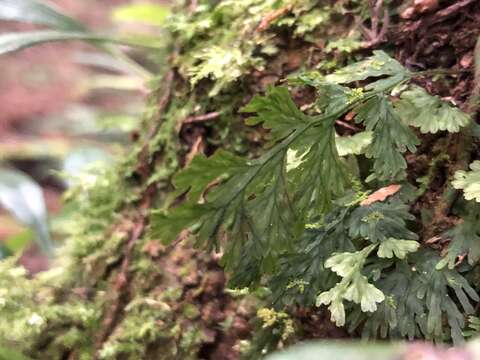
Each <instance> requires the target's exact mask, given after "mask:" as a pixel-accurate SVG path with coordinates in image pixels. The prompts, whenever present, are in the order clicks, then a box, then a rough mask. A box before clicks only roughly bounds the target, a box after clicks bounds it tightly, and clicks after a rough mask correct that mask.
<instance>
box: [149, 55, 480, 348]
mask: <svg viewBox="0 0 480 360" xmlns="http://www.w3.org/2000/svg"><path fill="white" fill-rule="evenodd" d="M415 76H416V74H414V73H412V72H410V71H408V70H407V69H405V68H404V67H403V66H402V65H401V64H400V63H399V62H398V61H396V60H395V59H392V58H391V57H389V56H388V55H387V54H386V53H385V52H383V51H375V52H374V53H373V56H371V57H370V58H367V59H364V60H363V61H360V62H357V63H354V64H351V65H349V66H347V67H345V68H343V69H340V70H338V71H336V72H334V73H333V74H330V75H327V76H322V75H320V74H319V73H316V72H301V73H298V74H296V75H295V76H291V77H290V78H289V79H288V84H289V85H290V86H291V87H308V88H310V89H313V90H314V91H315V94H316V98H315V101H314V103H313V104H310V105H309V106H308V109H309V111H308V113H305V112H302V111H301V110H300V109H299V108H298V107H297V105H296V104H295V102H294V100H293V99H292V97H291V96H290V92H289V88H288V87H287V86H278V87H270V88H268V89H267V91H266V94H265V95H264V96H260V95H257V96H255V97H254V98H253V99H252V100H251V101H250V103H249V104H248V105H246V106H245V107H243V108H242V109H241V112H243V113H246V114H250V117H249V119H248V120H247V124H248V125H251V126H258V125H262V126H263V127H264V128H265V129H267V130H269V139H268V144H267V146H266V149H265V151H264V153H263V155H261V156H260V157H258V158H254V159H249V158H242V157H239V156H236V155H235V154H232V153H229V152H226V151H223V150H218V151H216V152H215V154H214V155H212V156H210V157H209V158H207V157H205V156H203V155H199V156H197V157H195V158H194V160H193V161H192V162H191V164H190V165H189V166H188V167H187V168H186V169H184V170H182V171H180V172H179V173H178V174H177V175H176V176H175V178H174V185H175V187H176V195H177V196H180V195H182V199H184V200H183V202H181V204H180V205H178V206H175V207H172V208H170V209H168V210H157V211H154V212H153V214H152V219H151V232H152V236H155V237H158V238H161V239H162V240H163V241H164V242H165V243H166V244H168V243H171V242H172V241H173V240H175V238H176V237H177V236H178V234H179V233H180V232H181V231H182V230H185V229H188V230H189V231H190V234H192V235H193V236H194V237H195V238H196V240H197V242H198V244H199V245H204V246H206V247H207V248H208V249H210V250H211V249H216V250H221V251H222V252H223V258H222V262H223V265H224V266H225V268H226V270H227V271H228V272H229V274H230V283H231V286H232V287H239V288H240V287H248V288H250V289H253V288H255V287H257V286H267V287H268V288H269V289H270V291H271V303H272V306H274V307H275V308H277V310H279V311H280V310H282V309H286V308H288V307H289V306H293V305H301V306H307V307H312V308H314V307H315V306H318V307H321V306H328V309H329V311H330V314H331V319H332V321H333V322H335V323H336V324H337V325H338V326H347V325H348V328H349V330H351V331H355V330H356V329H361V330H362V333H363V335H364V336H366V337H387V336H388V337H407V338H410V339H413V338H427V339H433V340H436V341H448V340H450V339H453V340H454V341H455V342H460V341H462V339H463V337H462V329H463V328H464V326H465V316H466V315H467V314H472V313H473V312H474V308H473V304H474V303H475V302H477V301H478V300H479V298H478V295H477V293H476V291H475V289H474V288H473V287H472V286H471V285H469V282H468V281H467V280H466V278H465V277H464V276H463V275H464V274H462V273H460V272H459V271H457V270H456V269H455V268H454V267H452V266H442V263H443V262H445V261H447V263H450V262H451V260H448V259H451V258H452V256H453V258H455V257H456V255H457V254H458V253H459V252H462V251H463V247H464V246H465V245H461V248H462V249H460V250H459V249H457V248H453V249H451V250H450V253H451V254H452V255H451V254H449V255H448V256H450V257H448V256H447V257H446V258H444V259H442V258H441V257H440V255H439V254H438V252H437V251H435V250H433V249H430V248H429V247H427V246H421V243H420V242H419V236H418V235H417V233H416V232H415V231H414V230H415V229H416V228H418V224H417V221H416V218H415V217H414V216H413V215H412V214H410V213H409V209H410V206H409V204H410V203H411V202H412V201H413V200H414V199H415V196H416V195H415V194H416V192H415V191H414V189H413V186H412V185H410V184H409V183H408V181H407V171H406V170H407V161H406V160H405V153H407V152H409V153H414V152H415V151H416V148H417V146H418V145H419V143H420V140H419V138H418V137H417V135H416V132H415V131H414V129H413V128H412V127H417V128H419V131H420V132H421V133H436V132H439V131H448V132H459V131H461V130H462V129H464V128H466V127H467V126H469V125H470V122H471V120H470V117H469V116H468V115H467V114H465V113H463V112H461V111H460V110H459V109H457V108H455V107H453V106H451V105H450V104H448V103H446V102H444V101H442V100H441V99H439V98H438V97H435V96H431V95H429V94H428V93H427V92H426V91H425V90H423V89H422V88H421V87H418V86H416V85H411V84H410V82H411V80H412V79H413V78H414V77H415ZM360 85H361V86H360ZM346 114H353V117H354V119H355V122H356V123H357V124H358V127H359V128H360V129H362V130H361V131H360V132H358V133H356V134H354V135H352V136H350V137H338V135H337V133H336V128H335V124H336V121H337V120H338V119H340V118H343V117H344V116H345V115H346ZM350 117H352V116H350ZM417 133H418V131H417ZM360 163H362V164H363V165H362V168H363V169H360V167H359V164H360ZM365 164H366V166H365ZM365 169H366V170H365ZM476 172H478V166H477V164H476V163H474V164H473V165H472V171H471V172H468V173H465V172H462V173H458V174H457V176H456V180H455V182H454V186H455V187H456V188H463V189H465V191H466V196H467V198H477V197H480V195H479V194H478V189H477V187H478V186H477V185H478V184H477V183H478V181H477V183H475V181H476V177H478V174H477V173H476ZM369 189H373V190H375V189H379V190H378V191H376V192H374V193H373V194H370V195H369ZM468 224H469V223H468V222H466V223H465V224H464V225H462V226H463V228H460V229H454V230H452V231H454V232H456V235H455V236H456V237H462V236H465V234H464V232H467V233H468V231H470V230H469V229H464V228H465V227H467V226H471V225H468ZM466 236H467V237H468V234H467V235H466ZM463 243H464V242H463ZM463 243H462V244H463ZM452 244H454V242H452ZM472 246H477V245H476V244H475V245H472ZM473 253H474V255H471V256H473V257H475V259H477V258H478V256H477V255H476V254H477V249H476V248H475V250H474V251H473Z"/></svg>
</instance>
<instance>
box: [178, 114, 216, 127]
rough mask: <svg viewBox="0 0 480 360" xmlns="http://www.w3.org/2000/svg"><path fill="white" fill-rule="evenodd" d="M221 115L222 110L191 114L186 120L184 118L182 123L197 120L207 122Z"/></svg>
mask: <svg viewBox="0 0 480 360" xmlns="http://www.w3.org/2000/svg"><path fill="white" fill-rule="evenodd" d="M218 117H220V112H218V111H214V112H210V113H207V114H204V115H196V116H189V117H187V118H186V119H185V120H183V122H182V124H191V123H195V122H205V121H210V120H214V119H217V118H218Z"/></svg>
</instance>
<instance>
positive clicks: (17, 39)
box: [0, 30, 155, 54]
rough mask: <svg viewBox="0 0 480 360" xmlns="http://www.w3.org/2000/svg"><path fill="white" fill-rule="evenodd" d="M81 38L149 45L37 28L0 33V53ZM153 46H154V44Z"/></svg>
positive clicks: (114, 38) (96, 41) (103, 36)
mask: <svg viewBox="0 0 480 360" xmlns="http://www.w3.org/2000/svg"><path fill="white" fill-rule="evenodd" d="M66 40H83V41H87V42H93V43H94V44H96V43H98V42H113V43H118V44H125V45H130V46H142V47H151V46H153V45H147V44H146V43H144V42H141V43H137V42H135V40H127V39H121V38H117V37H111V36H105V35H98V34H92V33H87V32H67V31H55V30H38V31H28V32H20V33H7V34H2V35H0V54H6V53H9V52H14V51H18V50H22V49H25V48H28V47H31V46H35V45H40V44H43V43H48V42H56V41H66ZM154 47H155V46H154Z"/></svg>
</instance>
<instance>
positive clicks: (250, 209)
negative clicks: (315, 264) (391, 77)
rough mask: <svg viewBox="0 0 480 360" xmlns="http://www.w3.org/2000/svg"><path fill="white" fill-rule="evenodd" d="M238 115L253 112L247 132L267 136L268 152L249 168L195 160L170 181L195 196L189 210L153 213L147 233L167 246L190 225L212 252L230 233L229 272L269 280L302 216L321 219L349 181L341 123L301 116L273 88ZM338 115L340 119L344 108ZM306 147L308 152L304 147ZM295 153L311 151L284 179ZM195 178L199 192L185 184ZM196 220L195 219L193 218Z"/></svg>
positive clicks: (227, 159) (222, 158) (232, 161)
mask: <svg viewBox="0 0 480 360" xmlns="http://www.w3.org/2000/svg"><path fill="white" fill-rule="evenodd" d="M243 111H246V112H256V114H257V115H256V116H254V117H252V118H251V119H250V120H249V123H250V124H259V123H262V124H263V126H265V127H266V128H267V129H270V130H271V136H272V141H271V146H272V147H271V148H270V149H269V150H268V151H267V152H266V153H265V154H264V155H263V156H261V157H260V158H258V159H255V160H250V161H246V162H242V161H241V160H239V159H237V158H236V157H234V156H233V155H227V154H225V153H223V154H220V155H218V156H213V157H211V158H209V159H205V158H200V159H198V160H195V161H194V162H193V163H192V166H191V167H190V168H188V169H186V170H184V171H183V172H182V173H181V174H180V175H179V176H178V177H177V178H176V179H175V181H176V183H177V185H178V186H180V189H181V190H184V189H186V188H187V187H189V186H190V187H191V191H193V194H191V195H187V196H189V197H190V199H191V200H193V203H191V202H189V203H184V204H182V205H180V206H179V207H178V208H177V209H173V210H172V211H170V212H169V214H165V213H162V212H156V213H154V214H153V218H152V231H153V234H154V235H155V236H158V237H160V238H162V239H163V240H164V241H167V242H169V241H172V240H173V238H172V235H173V234H174V233H175V232H178V230H179V228H180V227H182V226H183V227H184V228H187V227H192V226H194V225H195V227H194V228H192V230H194V232H195V233H196V234H197V235H198V238H199V240H200V241H202V242H207V243H208V244H210V245H212V246H213V245H217V244H218V241H219V239H220V238H221V237H222V236H223V233H224V232H227V233H228V234H230V242H229V245H227V247H226V253H225V264H226V265H227V267H228V268H234V267H237V266H242V267H243V266H248V267H252V266H253V267H254V268H256V269H257V270H258V271H262V272H266V273H268V272H271V271H272V270H273V269H274V268H275V266H276V265H277V258H278V255H279V254H280V253H281V252H283V251H285V250H286V249H290V248H291V247H292V244H293V241H294V240H295V239H296V238H298V237H299V235H300V234H301V232H302V230H303V225H304V222H305V216H306V213H305V212H306V210H307V209H310V208H312V207H313V208H314V209H316V210H317V211H325V210H326V209H327V208H328V207H329V206H330V204H331V202H332V200H333V199H334V198H335V197H336V196H338V195H340V194H341V192H342V191H343V189H344V187H345V185H346V184H347V182H348V177H347V173H346V171H345V169H344V168H343V164H342V163H341V160H340V157H339V156H338V154H337V153H336V147H335V133H334V128H333V123H334V121H335V119H336V118H337V116H338V115H336V114H335V115H332V116H331V117H330V118H318V117H317V118H316V117H310V116H306V115H304V114H303V113H302V112H300V111H299V110H298V108H297V107H296V106H295V104H294V103H293V101H292V100H291V98H290V95H289V93H288V91H287V89H286V88H270V89H269V90H268V91H267V94H266V96H264V97H261V96H256V97H255V98H254V99H252V101H251V103H250V104H249V105H248V106H246V107H245V108H244V109H243ZM338 111H339V112H340V113H343V112H345V111H347V107H344V108H341V109H339V110H338ZM314 125H316V126H314ZM306 141H310V144H309V145H310V146H305V142H306ZM300 148H303V149H305V148H307V149H308V150H307V151H306V152H305V153H303V154H302V159H301V160H302V162H301V164H300V165H299V166H298V167H297V168H296V169H294V170H292V171H290V172H287V171H286V168H287V153H288V150H289V149H300ZM227 168H228V169H227ZM199 174H202V175H199ZM197 176H199V177H200V183H201V184H189V179H190V181H191V182H193V181H196V177H197ZM219 178H221V179H220V180H221V181H220V182H219V184H217V185H216V186H213V187H212V188H211V189H209V191H208V193H207V194H205V195H204V198H203V201H202V203H198V204H197V203H195V202H196V201H197V200H198V199H199V197H200V195H201V194H202V190H201V188H202V186H205V185H206V184H209V183H211V182H212V181H214V180H216V179H219ZM178 212H180V214H178ZM183 213H184V214H186V215H185V216H183V215H182V214H183ZM193 214H198V216H197V217H196V218H195V217H194V216H190V215H193ZM169 220H171V221H170V222H169ZM245 251H249V253H248V254H246V253H245ZM245 259H250V260H249V261H250V262H247V263H246V262H245ZM242 264H244V265H242ZM237 270H238V269H237Z"/></svg>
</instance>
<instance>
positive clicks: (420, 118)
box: [395, 85, 470, 134]
mask: <svg viewBox="0 0 480 360" xmlns="http://www.w3.org/2000/svg"><path fill="white" fill-rule="evenodd" d="M395 110H396V112H397V114H398V116H399V117H400V118H401V119H402V120H403V121H404V122H405V123H406V124H409V125H411V126H415V127H418V128H420V131H421V132H422V133H423V134H425V133H432V134H435V133H437V132H439V131H445V130H446V131H448V132H459V131H460V129H461V128H462V127H465V126H467V125H468V124H469V123H470V116H469V115H468V114H466V113H464V112H462V111H461V110H459V109H458V108H455V107H453V106H451V105H450V104H448V103H447V102H445V101H442V100H441V99H440V98H439V97H438V96H432V95H430V94H429V93H427V91H426V90H425V89H423V88H421V87H419V86H413V85H412V86H411V87H410V88H409V89H408V90H406V91H404V92H403V93H402V94H401V96H400V100H399V101H397V102H396V103H395Z"/></svg>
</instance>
